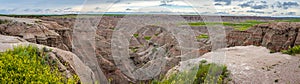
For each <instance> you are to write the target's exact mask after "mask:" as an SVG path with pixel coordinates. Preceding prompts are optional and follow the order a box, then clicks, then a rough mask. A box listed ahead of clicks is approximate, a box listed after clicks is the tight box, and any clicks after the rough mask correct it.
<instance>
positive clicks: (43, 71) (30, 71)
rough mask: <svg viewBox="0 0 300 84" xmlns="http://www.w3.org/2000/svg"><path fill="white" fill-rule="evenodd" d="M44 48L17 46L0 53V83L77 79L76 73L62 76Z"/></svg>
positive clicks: (67, 81)
mask: <svg viewBox="0 0 300 84" xmlns="http://www.w3.org/2000/svg"><path fill="white" fill-rule="evenodd" d="M44 50H45V49H38V48H37V47H35V46H18V47H15V48H14V49H13V50H7V51H6V52H2V53H0V83H1V84H7V83H8V84H11V83H13V84H14V83H16V84H20V83H25V84H26V83H39V84H49V83H50V84H54V83H59V84H61V83H70V84H74V83H77V82H78V81H79V79H78V77H77V76H76V75H74V76H73V77H71V78H69V79H67V78H66V77H65V76H63V74H62V73H61V72H59V70H58V67H57V64H56V63H55V62H53V60H52V61H51V60H50V58H49V55H48V54H47V52H46V51H44Z"/></svg>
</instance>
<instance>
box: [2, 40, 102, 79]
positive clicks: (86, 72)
mask: <svg viewBox="0 0 300 84" xmlns="http://www.w3.org/2000/svg"><path fill="white" fill-rule="evenodd" d="M18 45H23V46H24V45H33V46H37V47H39V48H40V49H43V48H46V49H51V50H52V51H51V52H49V53H48V54H49V56H50V57H51V59H54V60H56V62H57V63H58V67H59V69H60V71H61V72H63V73H64V74H65V75H66V76H67V77H70V76H72V74H77V75H78V76H79V78H80V81H81V82H82V83H83V84H86V83H87V84H89V83H93V82H94V81H96V80H95V75H94V73H93V71H92V70H91V69H90V68H89V67H88V66H86V65H85V64H84V63H83V62H82V61H81V60H80V59H79V58H78V57H77V56H76V55H75V54H73V53H71V52H69V51H64V50H61V49H58V48H54V47H48V46H44V45H39V44H34V43H30V42H27V41H26V40H24V39H22V38H19V37H12V36H4V35H0V52H4V51H6V50H7V49H13V47H14V46H18Z"/></svg>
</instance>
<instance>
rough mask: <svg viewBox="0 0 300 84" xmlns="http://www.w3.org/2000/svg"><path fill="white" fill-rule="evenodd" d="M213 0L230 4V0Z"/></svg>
mask: <svg viewBox="0 0 300 84" xmlns="http://www.w3.org/2000/svg"><path fill="white" fill-rule="evenodd" d="M214 1H215V2H225V5H230V4H231V0H214Z"/></svg>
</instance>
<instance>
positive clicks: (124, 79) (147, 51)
mask: <svg viewBox="0 0 300 84" xmlns="http://www.w3.org/2000/svg"><path fill="white" fill-rule="evenodd" d="M182 17H183V18H184V19H185V20H187V21H188V22H201V21H203V19H201V17H200V16H182ZM211 17H213V16H211ZM122 18H123V16H103V17H102V18H101V21H98V22H97V21H96V22H97V23H94V24H96V28H95V30H94V31H95V37H94V38H93V39H94V41H95V44H94V45H92V46H93V48H94V49H95V55H96V59H93V60H96V61H97V62H96V64H98V65H99V66H98V67H100V68H101V70H102V72H103V74H104V75H105V76H106V78H107V79H110V80H111V83H112V84H130V83H138V82H145V81H147V80H143V81H140V80H136V79H133V78H131V77H130V76H127V74H126V73H124V72H122V70H121V69H120V68H118V66H117V64H116V62H115V61H116V60H115V58H114V57H113V55H112V52H113V51H112V49H111V48H112V46H113V45H112V39H113V35H114V31H116V30H115V29H116V26H117V25H118V21H120V20H121V19H122ZM77 19H78V18H76V17H51V16H48V17H47V16H45V17H4V16H1V17H0V20H6V21H7V22H5V23H1V24H0V34H1V35H5V36H14V37H16V38H18V39H24V41H26V42H30V43H35V44H40V45H45V46H49V47H55V48H58V49H59V50H60V49H61V50H60V51H63V52H68V53H70V52H73V53H74V55H73V54H72V55H73V57H76V59H77V60H78V61H80V63H81V64H83V65H76V64H74V65H72V66H84V67H85V68H86V69H85V70H88V71H89V72H91V71H93V69H94V68H95V67H94V66H93V67H91V66H88V65H84V64H86V63H88V62H85V61H82V60H84V59H83V58H82V56H80V54H79V52H77V50H78V49H77V50H76V49H74V43H73V42H74V40H76V39H77V38H73V36H74V35H72V34H74V27H75V26H76V20H77ZM221 19H222V20H223V21H224V22H233V23H238V22H243V21H247V20H257V21H264V22H267V23H262V24H257V25H254V26H251V27H250V28H249V29H247V30H245V31H240V30H235V29H234V28H233V27H230V26H225V27H224V29H225V30H224V31H225V34H226V36H225V37H226V38H225V39H226V41H225V42H226V43H224V44H226V46H225V47H235V46H249V45H254V46H262V47H266V48H267V49H270V51H268V50H266V49H263V50H264V54H270V53H269V52H280V51H281V50H286V49H288V48H291V47H293V46H296V45H299V44H300V34H299V33H300V32H299V31H300V30H299V28H300V22H276V20H283V19H286V18H271V17H242V16H239V17H238V16H237V17H234V16H232V17H231V16H227V17H225V16H224V17H221ZM88 20H92V21H94V20H97V18H89V19H88ZM87 27H88V26H87ZM190 28H191V29H192V32H193V33H194V34H195V36H201V35H208V37H207V38H197V37H195V39H196V40H195V43H196V44H197V46H199V48H198V49H197V51H196V52H197V55H196V57H195V58H199V57H200V58H201V57H202V56H205V55H207V53H209V52H211V51H214V50H213V49H212V45H211V44H212V42H211V40H210V36H209V35H212V34H210V33H209V30H208V29H207V28H208V27H207V26H190ZM87 31H88V30H87ZM136 31H137V32H135V33H134V34H133V35H132V37H128V38H130V40H129V45H128V48H127V49H128V51H129V52H128V54H129V55H130V57H128V58H124V59H128V60H130V64H133V65H135V66H137V67H136V68H144V67H143V66H145V65H152V64H155V62H152V60H151V56H152V55H153V54H160V53H159V52H160V51H161V52H163V51H164V52H167V53H163V55H164V56H166V57H167V60H166V65H165V66H164V67H163V68H162V69H161V72H160V73H159V74H166V73H168V71H169V70H170V69H172V68H174V67H175V66H177V65H179V64H180V62H181V61H185V60H182V59H181V58H182V57H183V56H184V54H186V53H182V52H181V51H182V50H183V49H182V48H181V45H182V44H180V43H179V42H178V39H176V37H175V36H173V35H172V32H170V31H167V30H166V29H164V28H163V27H160V26H155V25H147V26H143V27H142V28H141V29H140V30H136ZM149 36H150V37H149ZM1 38H7V37H4V36H3V37H1ZM0 40H1V39H0ZM250 48H253V47H250ZM253 49H256V48H253ZM241 50H243V51H251V50H247V49H244V48H242V49H241ZM79 51H82V50H80V49H79ZM251 53H258V51H252V52H251ZM251 53H250V52H248V54H249V55H246V56H251ZM75 54H76V55H75ZM259 56H261V55H257V56H255V57H258V58H259ZM284 56H285V55H280V56H279V58H277V60H284V59H286V58H284ZM62 57H63V56H62ZM263 57H264V56H262V58H263ZM264 58H265V60H261V61H266V60H268V59H269V60H270V59H273V58H269V57H264ZM274 58H275V57H274ZM290 58H294V59H295V60H293V61H292V62H293V63H294V64H295V65H296V64H299V61H297V60H296V59H298V58H297V57H290ZM79 59H81V60H79ZM243 59H244V60H247V59H248V60H253V59H251V58H250V57H249V58H247V57H245V58H243ZM77 60H76V61H77ZM234 61H236V60H234ZM228 62H231V61H228ZM71 63H72V62H71ZM74 63H77V62H74ZM248 63H249V64H250V63H251V62H248ZM260 64H261V65H260ZM260 64H257V66H259V67H263V66H264V65H262V64H263V63H260ZM280 67H284V66H280ZM286 67H292V66H286ZM293 67H294V66H293ZM77 68H78V67H77ZM76 70H78V69H76ZM76 70H73V71H75V72H76ZM80 70H81V69H79V70H78V72H80ZM297 70H299V69H297ZM281 71H283V70H281ZM76 74H81V73H76ZM99 74H101V73H99ZM288 74H293V73H288ZM79 76H80V77H83V78H82V79H81V81H83V82H84V81H92V80H90V79H87V78H84V76H81V75H79ZM284 76H286V75H284ZM253 77H257V76H253ZM94 78H95V77H94ZM96 78H97V77H96ZM156 78H158V77H156ZM250 78H251V77H250ZM270 80H271V79H270ZM236 81H238V80H236ZM272 81H273V79H272ZM287 81H288V80H287ZM238 82H239V83H241V82H240V81H238ZM294 83H295V82H294ZM298 83H299V82H298Z"/></svg>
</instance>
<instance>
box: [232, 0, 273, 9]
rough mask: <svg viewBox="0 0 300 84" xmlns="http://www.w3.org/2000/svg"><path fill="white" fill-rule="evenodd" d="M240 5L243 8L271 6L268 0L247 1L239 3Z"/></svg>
mask: <svg viewBox="0 0 300 84" xmlns="http://www.w3.org/2000/svg"><path fill="white" fill-rule="evenodd" d="M238 6H240V7H242V8H245V7H250V8H252V9H266V8H268V7H269V6H268V5H267V2H265V1H259V2H255V1H248V2H246V3H242V4H239V5H238Z"/></svg>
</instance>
